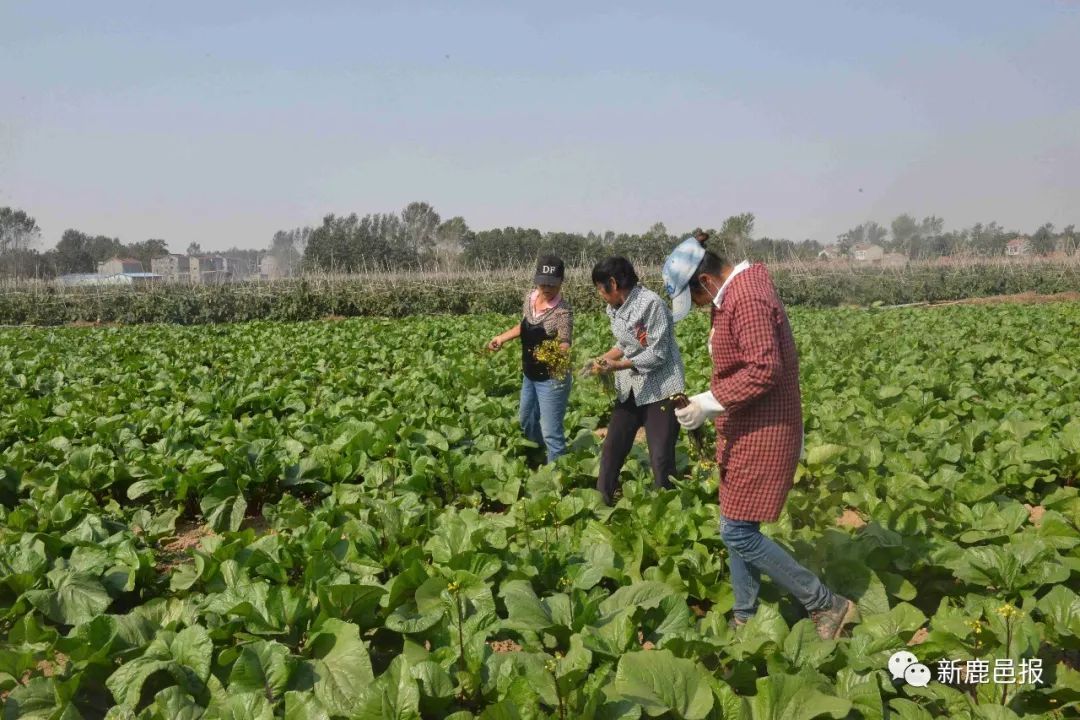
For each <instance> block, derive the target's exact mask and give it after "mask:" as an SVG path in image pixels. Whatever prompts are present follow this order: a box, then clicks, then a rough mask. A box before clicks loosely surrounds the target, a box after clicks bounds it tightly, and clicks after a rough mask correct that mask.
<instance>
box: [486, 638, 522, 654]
mask: <svg viewBox="0 0 1080 720" xmlns="http://www.w3.org/2000/svg"><path fill="white" fill-rule="evenodd" d="M488 645H490V646H491V649H492V651H493V652H497V653H512V652H521V646H520V645H518V644H517V643H516V642H514V641H513V640H492V641H491V642H489V643H488Z"/></svg>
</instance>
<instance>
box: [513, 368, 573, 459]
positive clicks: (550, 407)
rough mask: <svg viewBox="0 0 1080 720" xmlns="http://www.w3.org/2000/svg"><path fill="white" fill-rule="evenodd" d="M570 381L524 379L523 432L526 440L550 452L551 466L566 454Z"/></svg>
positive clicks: (522, 393) (568, 379) (522, 400)
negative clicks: (565, 426)
mask: <svg viewBox="0 0 1080 720" xmlns="http://www.w3.org/2000/svg"><path fill="white" fill-rule="evenodd" d="M571 384H572V381H571V379H570V378H567V379H566V380H564V381H562V382H559V383H556V382H555V381H554V380H543V381H536V380H530V379H529V378H527V377H524V376H522V382H521V414H520V420H521V429H522V430H524V431H525V437H527V438H528V439H530V440H532V441H533V442H534V443H536V444H537V445H543V446H544V447H546V448H547V460H548V462H549V463H550V462H555V460H556V459H557V458H558V457H559V456H560V455H565V454H566V432H565V431H564V430H563V418H564V417H565V416H566V405H567V402H568V401H569V399H570V386H571Z"/></svg>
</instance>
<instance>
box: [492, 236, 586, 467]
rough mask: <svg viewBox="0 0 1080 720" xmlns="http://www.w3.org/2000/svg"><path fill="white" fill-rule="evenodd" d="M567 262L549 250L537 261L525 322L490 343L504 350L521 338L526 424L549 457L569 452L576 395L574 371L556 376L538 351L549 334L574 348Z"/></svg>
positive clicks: (527, 434) (527, 431)
mask: <svg viewBox="0 0 1080 720" xmlns="http://www.w3.org/2000/svg"><path fill="white" fill-rule="evenodd" d="M565 273H566V268H565V266H564V265H563V261H562V260H560V259H559V258H558V257H556V256H554V255H543V256H541V257H540V259H539V260H538V261H537V264H536V276H535V277H534V278H533V282H534V284H535V287H533V288H532V289H530V290H529V292H527V293H526V294H525V303H524V308H523V311H522V318H521V322H520V323H518V324H517V325H514V326H513V327H512V328H510V329H509V330H507V331H506V332H504V333H502V334H500V335H496V336H495V337H493V338H492V339H491V342H489V343H488V349H489V350H498V349H500V348H501V347H502V346H503V345H505V344H506V343H507V342H508V341H509V340H513V339H514V338H521V366H522V370H523V375H524V377H523V379H522V383H521V410H520V415H519V417H520V419H521V427H522V430H524V432H525V437H527V438H529V439H530V440H532V441H533V442H535V443H536V444H538V445H540V444H543V445H544V446H545V447H546V448H547V460H548V462H554V461H555V460H556V459H557V458H558V457H559V456H560V455H563V454H565V453H566V433H565V431H564V429H563V418H564V417H565V415H566V405H567V401H568V400H569V398H570V385H571V377H570V375H567V376H566V377H562V378H553V377H551V372H550V371H549V370H548V368H547V367H546V366H545V365H544V364H543V363H541V362H540V361H538V360H537V359H536V357H535V353H536V350H537V348H538V347H539V346H540V344H541V343H543V342H544V341H546V340H556V339H557V340H558V342H559V344H560V346H561V347H562V349H563V350H564V351H569V350H570V343H571V341H572V338H573V332H574V314H573V312H572V311H571V310H570V305H569V304H568V303H567V302H566V300H565V299H563V297H562V294H561V290H562V283H563V278H564V277H565Z"/></svg>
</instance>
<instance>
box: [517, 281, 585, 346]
mask: <svg viewBox="0 0 1080 720" xmlns="http://www.w3.org/2000/svg"><path fill="white" fill-rule="evenodd" d="M532 300H533V291H532V290H530V291H529V292H527V293H525V305H524V307H523V308H522V314H523V315H524V316H525V319H526V320H527V321H529V322H530V323H532V324H534V325H536V324H540V323H542V324H543V326H544V330H546V331H547V334H548V336H549V337H553V338H558V340H559V342H561V343H566V344H567V345H569V344H570V343H571V342H572V341H573V338H574V313H573V311H572V310H571V309H570V303H568V302H566V298H563V297H560V298H559V303H558V304H557V305H556V306H555V307H553V308H549V309H547V310H544V311H543V312H541V313H540V314H539V315H538V314H537V313H535V312H534V311H533V303H532Z"/></svg>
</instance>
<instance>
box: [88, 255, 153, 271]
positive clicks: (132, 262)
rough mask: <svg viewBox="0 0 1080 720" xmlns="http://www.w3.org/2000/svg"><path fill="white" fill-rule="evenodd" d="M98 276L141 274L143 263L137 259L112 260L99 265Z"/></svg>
mask: <svg viewBox="0 0 1080 720" xmlns="http://www.w3.org/2000/svg"><path fill="white" fill-rule="evenodd" d="M97 271H98V275H122V274H124V273H141V272H142V271H143V266H142V262H140V261H139V260H136V259H135V258H118V257H117V258H112V259H111V260H106V261H105V262H100V263H98V266H97Z"/></svg>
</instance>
